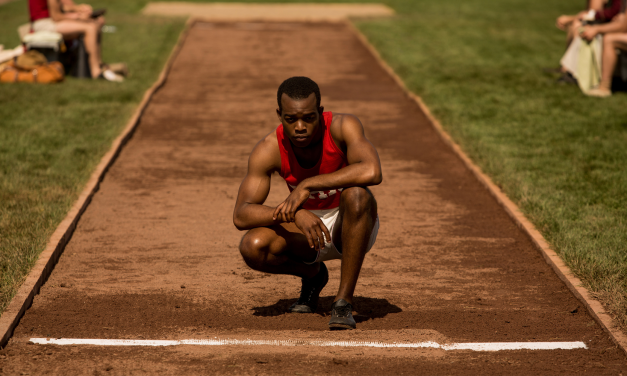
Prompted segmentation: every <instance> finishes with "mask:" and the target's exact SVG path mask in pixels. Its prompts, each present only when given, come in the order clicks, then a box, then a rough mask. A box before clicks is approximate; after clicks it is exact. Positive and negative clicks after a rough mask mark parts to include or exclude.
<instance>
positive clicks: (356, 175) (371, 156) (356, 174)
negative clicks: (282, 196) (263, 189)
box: [273, 114, 383, 222]
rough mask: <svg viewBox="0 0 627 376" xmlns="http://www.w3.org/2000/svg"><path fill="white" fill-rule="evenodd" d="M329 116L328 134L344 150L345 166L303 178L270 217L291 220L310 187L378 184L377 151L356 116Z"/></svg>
mask: <svg viewBox="0 0 627 376" xmlns="http://www.w3.org/2000/svg"><path fill="white" fill-rule="evenodd" d="M333 117H334V120H333V123H332V125H331V135H332V136H333V139H334V140H335V142H336V143H339V144H338V146H339V147H340V148H341V149H342V150H344V152H345V153H346V157H347V159H348V166H346V167H344V168H342V169H340V170H338V171H336V172H333V173H330V174H324V175H318V176H313V177H311V178H308V179H305V180H303V181H302V182H301V183H300V184H299V185H298V186H297V187H296V188H295V189H294V190H293V191H292V193H291V194H290V195H289V196H288V197H287V199H286V200H285V201H284V202H282V203H281V204H279V206H277V208H276V210H275V211H274V215H273V217H274V218H277V219H281V220H283V221H285V222H293V221H294V220H295V218H296V213H297V212H298V210H299V207H300V206H301V205H302V204H303V203H304V202H305V201H306V200H307V199H308V197H309V193H310V192H311V191H316V190H323V189H334V188H349V187H366V186H371V185H377V184H380V183H381V181H382V180H383V176H382V174H381V161H380V160H379V154H378V153H377V150H376V149H375V148H374V146H373V145H372V144H371V143H370V141H368V139H367V138H366V136H365V135H364V127H363V126H362V125H361V122H360V121H359V119H358V118H357V117H355V116H353V115H349V114H334V116H333Z"/></svg>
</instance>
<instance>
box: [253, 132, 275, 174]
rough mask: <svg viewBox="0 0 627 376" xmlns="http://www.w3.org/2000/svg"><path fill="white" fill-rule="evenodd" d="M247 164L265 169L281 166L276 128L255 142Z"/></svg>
mask: <svg viewBox="0 0 627 376" xmlns="http://www.w3.org/2000/svg"><path fill="white" fill-rule="evenodd" d="M249 164H250V165H251V166H257V167H258V168H262V169H264V170H266V171H270V170H276V169H280V168H281V151H280V150H279V143H278V141H277V135H276V129H275V130H273V131H272V132H270V133H268V134H267V135H265V136H264V137H263V138H262V139H261V140H260V141H259V142H257V145H255V147H254V148H253V151H252V152H251V153H250V157H249Z"/></svg>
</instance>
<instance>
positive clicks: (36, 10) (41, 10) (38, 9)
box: [28, 0, 50, 22]
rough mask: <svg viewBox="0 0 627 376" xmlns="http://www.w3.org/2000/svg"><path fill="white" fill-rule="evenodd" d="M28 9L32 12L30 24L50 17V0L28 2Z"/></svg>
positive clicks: (29, 0)
mask: <svg viewBox="0 0 627 376" xmlns="http://www.w3.org/2000/svg"><path fill="white" fill-rule="evenodd" d="M28 9H29V10H30V22H34V21H37V20H39V19H42V18H49V17H50V12H49V11H48V0H28Z"/></svg>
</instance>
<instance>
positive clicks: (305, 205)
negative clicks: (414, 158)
mask: <svg viewBox="0 0 627 376" xmlns="http://www.w3.org/2000/svg"><path fill="white" fill-rule="evenodd" d="M277 102H278V109H277V110H276V111H277V115H278V117H279V120H280V122H281V124H280V125H279V126H278V128H277V129H276V130H275V131H272V132H271V133H269V134H268V135H266V136H265V137H264V138H262V139H261V141H259V143H257V145H256V146H255V148H254V149H253V151H252V153H251V155H250V157H249V160H248V172H247V173H246V177H245V178H244V180H243V181H242V183H241V185H240V188H239V193H238V196H237V201H236V204H235V209H234V212H233V223H234V224H235V226H236V227H237V228H238V229H239V230H249V231H248V232H247V233H246V235H244V237H243V238H242V241H241V243H240V247H239V249H240V253H241V255H242V257H243V258H244V261H245V262H246V264H247V265H248V266H249V267H251V268H252V269H254V270H258V271H262V272H266V273H272V274H289V275H294V276H297V277H300V278H301V293H300V297H299V298H298V300H297V301H296V302H295V303H294V304H292V306H291V307H290V309H289V310H290V311H291V312H296V313H313V312H315V311H316V308H317V305H318V298H319V295H320V292H321V291H322V289H323V288H324V286H325V285H326V284H327V281H328V279H329V273H328V270H327V267H326V266H325V264H324V261H327V260H333V259H341V276H340V287H339V291H338V292H337V294H336V296H335V299H334V303H333V305H332V306H331V319H330V321H329V327H330V328H332V329H334V328H339V329H354V328H355V327H356V324H355V320H354V318H353V315H352V309H353V307H352V303H353V293H354V291H355V286H356V285H357V279H358V277H359V272H360V270H361V266H362V263H363V261H364V257H365V255H366V253H367V252H368V251H369V250H370V248H371V247H372V246H373V244H374V242H375V240H376V236H377V232H378V229H379V218H378V214H377V202H376V200H375V198H374V196H373V195H372V192H371V191H370V190H369V189H368V186H372V185H377V184H380V183H381V181H382V174H381V162H380V161H379V155H378V153H377V151H376V149H375V148H374V146H373V145H372V144H371V143H370V141H368V139H366V137H365V135H364V129H363V126H362V124H361V122H360V121H359V119H358V118H357V117H355V116H353V115H349V114H340V113H331V112H324V108H323V107H321V106H320V90H319V88H318V85H317V84H316V83H315V82H314V81H312V80H311V79H309V78H307V77H292V78H289V79H287V80H285V81H284V82H283V83H282V84H281V86H280V87H279V90H278V93H277ZM274 172H277V173H279V175H280V176H281V177H283V179H285V181H286V183H287V185H288V188H289V190H290V194H289V196H288V197H287V198H286V199H285V200H284V201H283V202H282V203H280V204H279V205H278V206H276V207H270V206H266V205H263V204H264V202H265V200H266V198H267V197H268V194H269V192H270V178H271V175H272V174H273V173H274Z"/></svg>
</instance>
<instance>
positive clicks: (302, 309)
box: [288, 304, 313, 313]
mask: <svg viewBox="0 0 627 376" xmlns="http://www.w3.org/2000/svg"><path fill="white" fill-rule="evenodd" d="M288 311H289V312H291V313H313V311H312V310H311V307H309V306H308V305H304V304H299V305H295V306H293V307H290V309H289V310H288Z"/></svg>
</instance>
